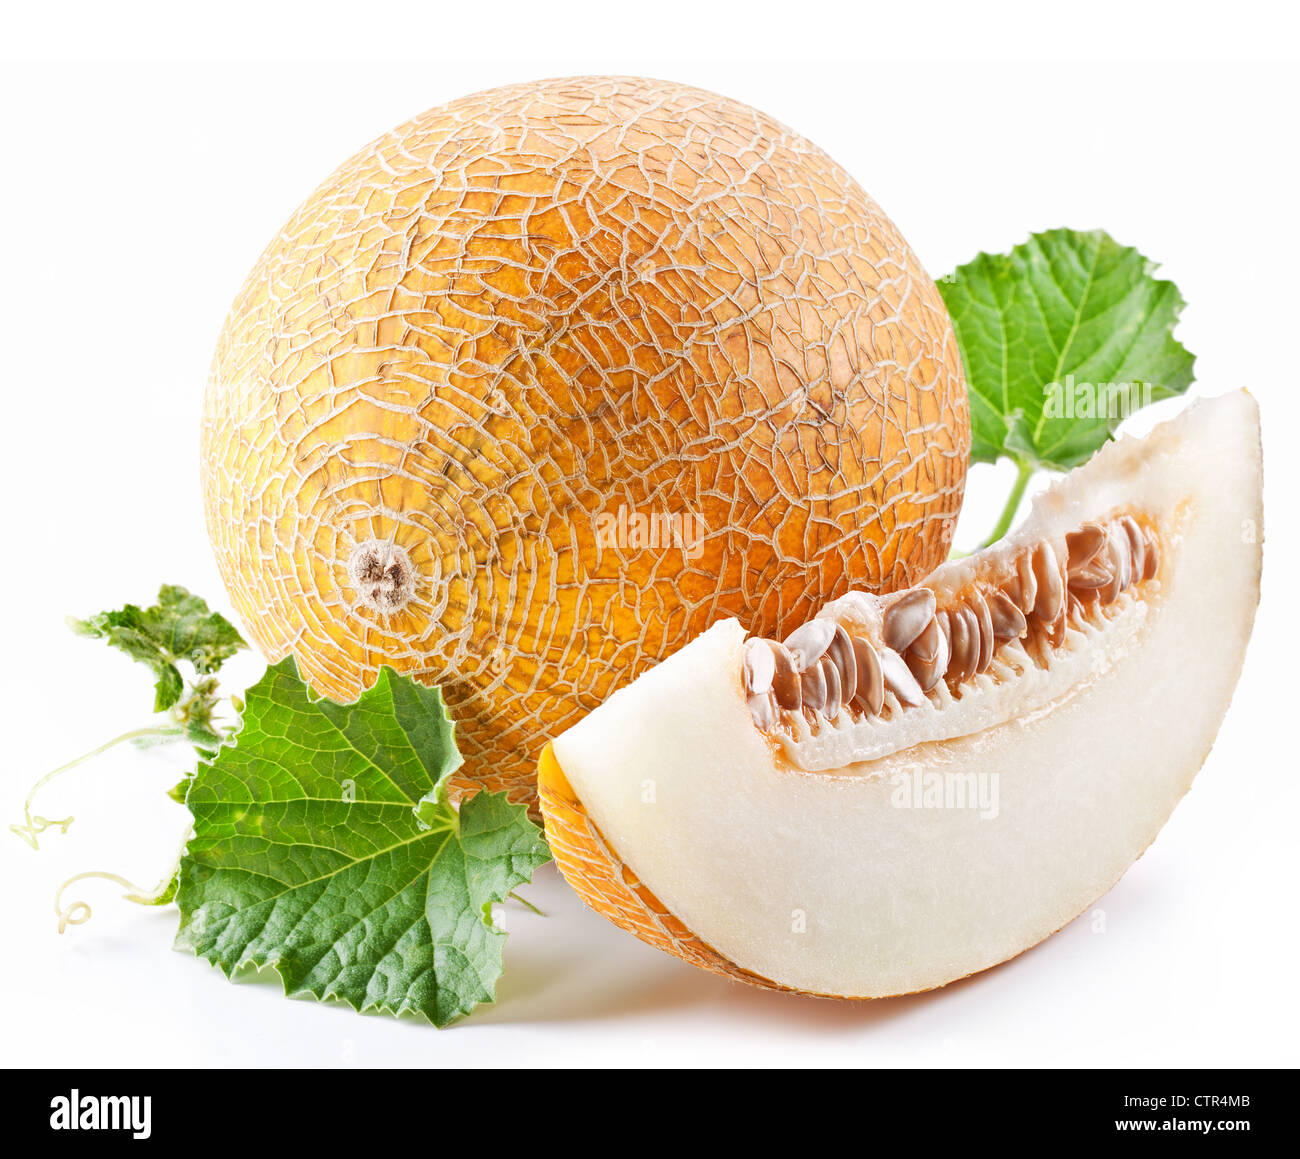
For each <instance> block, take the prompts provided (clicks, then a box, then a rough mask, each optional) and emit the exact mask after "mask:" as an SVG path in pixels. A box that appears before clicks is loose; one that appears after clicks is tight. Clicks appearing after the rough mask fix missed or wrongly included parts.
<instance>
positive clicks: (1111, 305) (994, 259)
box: [939, 229, 1193, 470]
mask: <svg viewBox="0 0 1300 1159" xmlns="http://www.w3.org/2000/svg"><path fill="white" fill-rule="evenodd" d="M1154 269H1155V266H1154V265H1153V264H1152V263H1151V262H1149V261H1148V260H1147V259H1146V258H1144V257H1143V256H1142V255H1141V254H1140V253H1138V251H1137V250H1135V249H1132V248H1131V247H1128V246H1122V245H1120V244H1119V243H1118V242H1116V241H1115V240H1114V239H1113V238H1111V237H1110V236H1109V235H1108V234H1106V233H1104V232H1103V231H1101V230H1092V231H1090V232H1087V233H1083V232H1077V231H1074V230H1068V229H1056V230H1051V231H1049V232H1047V233H1040V234H1034V235H1033V236H1032V237H1030V239H1029V240H1028V241H1027V242H1025V243H1024V244H1023V245H1019V246H1016V247H1015V249H1013V250H1012V251H1011V252H1010V253H1009V254H980V255H979V256H978V257H977V258H976V259H975V260H974V261H972V262H970V263H969V264H967V265H964V266H959V267H958V268H957V269H956V270H955V271H954V272H953V273H951V274H949V275H948V276H947V277H946V278H943V279H941V281H940V282H939V290H940V292H941V293H942V294H943V298H944V301H945V302H946V303H947V305H948V312H949V313H950V314H951V316H952V321H953V326H954V327H955V329H956V331H957V341H958V344H959V346H960V348H961V354H962V361H963V363H964V365H965V370H966V382H967V386H968V388H969V392H970V408H971V460H972V461H973V462H992V461H994V460H995V459H997V458H998V457H1000V456H1002V455H1009V456H1011V457H1012V458H1014V459H1016V460H1018V461H1019V462H1021V463H1024V464H1027V465H1028V466H1045V467H1053V468H1056V469H1058V470H1067V469H1069V468H1071V467H1074V466H1076V465H1077V464H1079V463H1081V462H1083V461H1084V460H1086V459H1088V458H1089V457H1090V456H1091V455H1092V454H1093V452H1094V451H1096V450H1097V449H1098V448H1099V447H1100V446H1101V445H1102V444H1103V443H1104V442H1105V441H1106V440H1107V439H1108V438H1109V437H1110V436H1111V435H1112V434H1113V433H1114V431H1115V428H1116V427H1117V426H1118V425H1119V423H1120V422H1121V421H1122V420H1123V419H1124V418H1125V417H1127V415H1128V414H1129V413H1131V412H1132V410H1133V409H1136V407H1137V406H1140V405H1145V404H1146V403H1147V402H1153V401H1156V400H1158V399H1161V398H1167V397H1169V396H1171V395H1174V394H1177V393H1180V392H1182V391H1184V390H1186V389H1187V387H1188V385H1189V384H1190V383H1191V381H1192V363H1193V357H1192V355H1191V354H1189V353H1188V351H1187V350H1186V349H1185V348H1184V347H1183V346H1182V344H1181V343H1179V342H1178V341H1177V340H1176V339H1175V338H1174V337H1173V333H1172V332H1173V328H1174V325H1175V324H1176V323H1177V321H1178V315H1179V313H1180V312H1181V310H1182V308H1183V298H1182V296H1181V295H1180V294H1179V292H1178V289H1177V287H1176V286H1174V284H1173V283H1172V282H1167V281H1159V280H1157V279H1156V278H1154V277H1153V276H1152V272H1153V270H1154Z"/></svg>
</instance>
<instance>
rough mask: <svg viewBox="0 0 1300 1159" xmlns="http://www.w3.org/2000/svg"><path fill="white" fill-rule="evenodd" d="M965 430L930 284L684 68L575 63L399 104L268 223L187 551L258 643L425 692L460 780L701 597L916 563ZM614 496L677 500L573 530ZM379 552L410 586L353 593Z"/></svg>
mask: <svg viewBox="0 0 1300 1159" xmlns="http://www.w3.org/2000/svg"><path fill="white" fill-rule="evenodd" d="M969 438H970V435H969V417H968V412H967V404H966V391H965V384H964V381H963V378H962V372H961V366H960V360H959V356H958V352H957V344H956V340H955V337H954V335H953V333H952V329H951V325H950V323H949V320H948V317H947V314H946V312H945V310H944V306H943V303H942V301H941V299H940V297H939V295H938V293H937V291H936V290H935V287H934V285H933V283H932V282H931V281H930V279H929V278H928V277H927V276H926V274H925V272H924V270H923V269H922V268H921V266H920V264H919V263H918V262H917V260H916V258H915V255H914V254H913V253H912V252H911V250H910V249H909V248H908V246H907V244H906V243H905V242H904V240H903V239H902V237H901V236H900V235H899V233H898V232H897V230H896V229H895V228H894V226H893V225H892V224H891V223H890V221H889V219H888V218H887V217H885V215H884V214H883V213H882V212H881V210H880V208H879V207H878V206H877V205H876V204H875V203H874V202H873V201H871V199H870V198H868V197H867V196H866V194H865V193H863V191H862V190H861V188H859V186H858V185H857V184H856V183H855V182H853V180H852V179H851V178H850V177H849V176H848V175H847V174H846V173H845V172H844V171H843V170H841V169H840V168H839V167H838V166H836V165H835V163H834V162H833V161H831V160H830V158H828V157H827V156H826V155H825V154H824V153H822V152H821V151H820V150H818V149H817V148H816V147H815V146H813V145H812V144H810V143H809V142H808V141H806V140H805V139H803V138H802V137H799V136H797V135H796V134H794V133H792V132H791V131H790V130H788V129H786V128H785V127H784V126H782V125H780V124H778V123H777V122H775V121H773V120H771V119H770V118H768V117H766V116H765V115H763V114H762V113H759V112H757V111H755V110H753V109H751V108H748V107H746V106H744V105H741V104H738V103H736V102H734V101H729V100H726V99H724V98H722V97H719V96H716V95H713V94H711V93H706V92H702V91H700V90H697V89H692V88H687V87H685V86H681V85H676V84H670V83H665V82H659V81H649V80H642V79H634V78H599V77H597V78H591V77H588V78H576V79H566V80H554V81H545V82H540V83H537V84H529V85H517V86H513V87H510V88H504V89H498V90H495V91H492V92H488V93H481V94H478V95H475V96H471V97H467V98H465V99H463V100H459V101H455V102H453V103H451V104H449V105H445V106H443V107H441V108H438V109H434V110H431V111H430V112H427V113H424V114H422V115H421V116H419V117H416V118H415V119H414V120H412V121H409V122H408V123H406V124H405V125H402V126H400V127H399V128H397V129H395V130H394V131H393V132H391V133H389V134H387V135H385V136H383V137H381V138H379V139H378V140H377V141H375V142H374V143H372V144H371V145H369V146H368V147H367V148H365V149H363V150H362V151H361V152H360V153H358V154H357V155H356V156H355V157H353V158H352V159H351V160H349V161H347V162H346V163H345V164H344V165H343V166H342V167H341V168H340V169H338V170H337V171H336V172H335V173H334V174H333V175H332V176H331V177H330V178H329V179H328V180H327V181H326V182H325V183H324V185H322V186H321V187H320V188H319V189H318V190H317V191H316V192H315V193H314V194H313V195H312V196H311V197H310V198H309V199H308V200H307V201H306V202H305V203H304V204H303V206H302V207H301V208H300V209H299V210H298V211H297V212H296V213H295V214H294V215H293V217H292V218H291V219H290V220H289V222H288V223H287V224H286V225H285V227H284V228H283V230H282V231H281V232H280V233H279V234H278V235H277V237H276V239H275V240H274V241H273V242H272V243H271V245H270V246H269V247H268V248H267V250H266V251H265V253H263V255H262V257H261V258H260V260H259V261H258V263H257V265H256V267H255V268H254V269H253V271H252V273H251V274H250V275H249V278H248V280H247V282H246V283H245V285H244V287H243V289H242V290H241V291H240V293H239V296H238V298H237V299H236V301H235V304H234V306H233V308H232V310H231V313H230V316H229V318H228V319H227V322H226V325H225V328H224V330H223V332H222V334H221V337H220V340H219V343H218V346H217V350H216V354H215V357H214V359H213V364H212V370H211V375H210V379H209V383H208V388H207V392H206V396H205V403H204V416H203V430H202V463H203V487H204V501H205V509H206V517H207V524H208V530H209V534H210V537H211V540H212V544H213V548H214V551H215V553H216V557H217V561H218V564H219V567H220V569H221V574H222V576H223V579H224V581H225V583H226V585H227V588H228V590H229V594H230V597H231V600H232V602H233V604H234V606H235V609H236V611H237V612H238V613H239V615H240V617H241V618H242V620H243V621H244V623H245V625H246V626H247V628H248V631H249V634H250V635H251V636H252V638H253V639H254V640H255V641H256V642H257V643H258V645H259V646H260V647H261V649H262V650H263V651H264V652H265V653H266V655H267V656H268V658H270V659H272V660H275V659H279V658H280V657H282V656H284V655H285V654H287V653H290V652H292V653H293V654H294V655H295V656H296V657H297V660H298V664H299V668H300V671H301V672H302V673H303V675H304V677H305V678H306V679H307V680H308V681H309V682H310V683H311V684H312V685H313V686H314V687H315V688H316V689H317V690H318V691H319V692H321V693H323V694H325V695H328V696H331V697H334V698H335V699H340V700H347V699H352V698H354V697H355V696H356V695H357V694H358V693H359V692H360V691H361V690H362V689H364V688H365V687H367V686H369V685H370V684H371V683H372V681H373V680H374V678H375V675H376V673H377V670H378V668H379V666H380V665H381V664H389V665H392V666H393V667H395V668H396V669H398V670H399V671H402V672H406V673H410V674H413V675H415V676H417V677H418V678H420V679H422V680H425V681H428V682H430V683H436V684H438V685H440V686H441V687H442V689H443V692H444V695H445V697H446V699H447V702H448V704H449V706H450V708H451V711H452V713H453V715H454V716H455V718H456V720H457V724H458V732H457V739H458V742H459V743H460V746H461V749H462V751H463V752H464V754H465V758H466V761H465V765H464V766H463V768H462V770H461V778H462V779H461V781H460V782H459V787H460V788H461V789H466V788H471V787H473V786H474V785H477V784H481V785H486V786H488V787H490V788H493V789H506V790H508V791H510V793H511V795H512V798H513V799H517V800H525V801H529V802H532V801H534V800H535V770H536V760H537V756H538V752H539V750H540V748H541V745H542V742H543V740H544V738H545V737H547V736H553V735H556V734H558V733H559V732H561V731H563V730H564V729H565V728H567V727H568V726H569V725H570V724H572V723H574V722H575V721H576V720H577V719H579V718H580V717H581V716H582V715H584V714H585V713H586V712H587V711H589V710H590V709H592V708H594V707H595V706H596V705H597V704H599V703H600V702H601V701H602V700H604V699H605V698H606V697H607V696H608V695H609V693H610V692H611V691H612V690H613V689H614V687H615V686H616V685H619V684H622V683H624V682H626V681H629V680H631V679H633V678H634V677H635V676H636V675H637V674H638V673H639V672H640V671H642V670H644V668H645V667H646V666H647V665H648V664H650V663H652V662H653V661H655V660H656V659H659V658H662V657H663V656H665V655H667V654H669V653H670V652H672V651H674V650H676V649H677V648H678V647H680V646H681V645H682V644H684V643H685V642H686V641H688V640H689V639H690V638H691V637H693V636H694V635H696V634H697V633H699V632H700V631H702V630H703V629H704V628H705V627H707V626H708V625H709V624H710V623H712V622H713V621H714V620H716V619H717V618H718V617H720V616H738V617H740V618H741V619H742V620H743V622H745V623H746V624H748V625H749V626H750V627H751V629H752V630H754V631H756V632H759V633H763V634H769V635H771V634H775V633H777V632H778V631H779V630H780V628H781V626H783V625H784V626H785V627H787V628H788V627H789V626H790V625H792V624H796V623H798V622H799V621H800V620H802V619H803V618H805V617H806V616H809V615H811V614H812V613H813V611H814V610H815V609H816V608H818V607H819V606H821V605H822V604H823V603H825V602H826V601H827V600H829V599H832V598H834V597H836V596H839V595H842V594H843V593H844V592H845V591H847V590H848V589H849V588H851V587H858V588H866V589H869V590H882V589H888V588H892V587H896V586H899V585H905V584H908V583H911V582H912V581H914V580H916V579H919V578H920V577H921V576H922V575H924V574H926V573H927V572H929V571H930V570H931V569H932V568H933V567H934V566H936V565H937V564H938V563H940V562H941V561H942V560H943V559H944V558H945V557H946V555H947V552H948V549H949V546H950V542H951V538H952V529H953V524H954V522H955V518H956V515H957V512H958V510H959V508H960V504H961V496H962V490H963V487H964V483H965V473H966V461H967V453H968V448H969ZM620 507H623V508H624V509H625V510H626V511H627V512H629V513H631V514H633V515H637V514H640V515H643V516H644V517H646V518H647V519H649V518H650V517H654V516H657V517H659V518H660V519H661V520H662V519H663V517H664V516H669V517H675V518H677V519H678V520H680V519H681V518H682V517H683V516H689V517H690V518H691V519H692V524H691V527H692V528H693V529H695V530H697V531H699V532H700V542H698V543H697V542H695V541H694V540H693V539H692V541H691V542H690V543H689V544H688V545H687V548H686V549H685V550H683V548H682V547H681V546H680V545H679V544H677V543H675V542H674V541H673V540H672V538H671V529H665V527H666V525H664V524H663V523H661V525H660V531H659V532H658V533H657V534H656V533H652V535H651V542H650V544H649V545H646V544H645V543H644V542H642V541H641V540H638V539H637V537H636V531H635V530H633V529H632V527H631V524H629V523H625V524H624V527H625V529H627V530H628V532H629V534H627V535H624V536H622V537H621V538H620V539H619V542H617V543H615V544H613V545H612V546H611V545H610V544H609V543H608V542H602V539H601V527H600V522H599V521H600V519H601V517H602V516H605V517H607V518H609V519H616V517H617V513H618V511H619V508H620ZM372 539H378V540H381V541H392V542H394V543H395V544H397V545H398V546H400V547H401V548H403V549H404V550H405V552H406V553H407V555H408V556H409V558H410V560H411V561H412V563H413V565H414V568H415V572H416V579H415V587H414V592H413V595H412V596H411V598H410V601H409V602H408V603H407V604H406V605H405V606H404V607H402V608H401V609H400V610H397V611H385V612H378V611H374V610H372V609H371V608H370V607H367V606H365V605H364V604H362V603H361V602H360V599H359V595H358V592H357V590H356V589H355V587H354V584H353V578H352V576H351V575H350V573H349V569H348V561H349V559H350V558H351V557H352V553H353V550H354V549H355V548H356V547H357V545H358V544H362V543H365V542H367V541H369V540H372Z"/></svg>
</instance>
